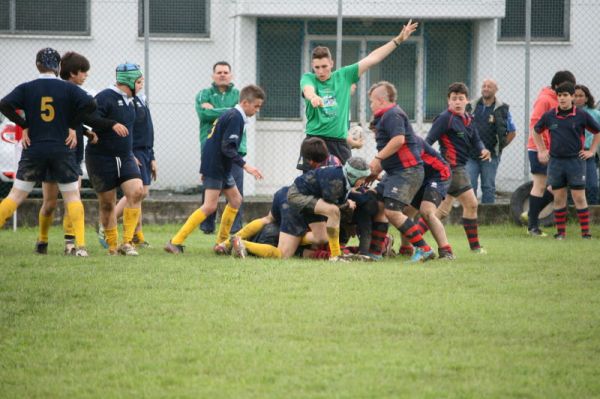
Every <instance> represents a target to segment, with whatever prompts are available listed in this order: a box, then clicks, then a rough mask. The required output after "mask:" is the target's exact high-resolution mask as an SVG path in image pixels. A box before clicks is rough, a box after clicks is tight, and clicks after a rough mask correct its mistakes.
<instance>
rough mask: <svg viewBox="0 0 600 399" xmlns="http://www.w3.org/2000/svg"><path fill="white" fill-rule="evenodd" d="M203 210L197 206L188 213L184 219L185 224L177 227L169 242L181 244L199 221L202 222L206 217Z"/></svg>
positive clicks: (198, 224)
mask: <svg viewBox="0 0 600 399" xmlns="http://www.w3.org/2000/svg"><path fill="white" fill-rule="evenodd" d="M206 216H207V215H205V214H204V212H202V209H200V208H198V209H196V210H195V211H194V213H192V214H191V215H190V217H189V218H188V219H187V220H186V221H185V224H184V225H183V226H182V227H181V228H180V229H179V231H178V232H177V234H175V236H174V237H173V238H171V242H172V243H173V244H175V245H182V244H183V242H184V241H185V239H186V238H187V237H188V236H189V235H190V234H192V231H194V230H195V229H196V228H197V227H198V226H200V223H202V222H204V219H206Z"/></svg>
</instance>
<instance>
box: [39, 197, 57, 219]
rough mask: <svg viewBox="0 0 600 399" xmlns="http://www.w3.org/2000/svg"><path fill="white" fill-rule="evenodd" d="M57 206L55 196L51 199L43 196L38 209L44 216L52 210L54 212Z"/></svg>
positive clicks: (48, 214)
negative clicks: (40, 207) (40, 206)
mask: <svg viewBox="0 0 600 399" xmlns="http://www.w3.org/2000/svg"><path fill="white" fill-rule="evenodd" d="M57 206H58V201H57V199H56V198H52V199H46V198H44V202H43V203H42V209H41V210H40V212H42V214H43V215H44V216H50V215H51V214H52V212H54V210H56V207H57Z"/></svg>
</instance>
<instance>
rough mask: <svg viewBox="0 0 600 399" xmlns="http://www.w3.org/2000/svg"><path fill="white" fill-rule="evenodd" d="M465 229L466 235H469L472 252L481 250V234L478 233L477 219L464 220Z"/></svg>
mask: <svg viewBox="0 0 600 399" xmlns="http://www.w3.org/2000/svg"><path fill="white" fill-rule="evenodd" d="M462 224H463V228H464V229H465V234H466V235H467V240H469V247H470V248H471V250H475V249H479V248H481V245H480V244H479V233H478V232H477V227H478V224H477V219H467V218H463V219H462Z"/></svg>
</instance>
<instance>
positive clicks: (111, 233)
mask: <svg viewBox="0 0 600 399" xmlns="http://www.w3.org/2000/svg"><path fill="white" fill-rule="evenodd" d="M104 237H105V238H106V243H107V244H108V250H109V251H116V250H117V243H118V242H119V231H118V230H117V226H115V227H113V228H112V229H104Z"/></svg>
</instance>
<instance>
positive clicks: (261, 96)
mask: <svg viewBox="0 0 600 399" xmlns="http://www.w3.org/2000/svg"><path fill="white" fill-rule="evenodd" d="M266 97H267V95H266V94H265V91H264V90H263V89H262V88H261V87H260V86H257V85H248V86H246V87H244V88H243V89H242V91H240V102H242V101H243V100H246V101H250V102H252V101H254V100H256V99H258V100H263V101H264V100H265V98H266Z"/></svg>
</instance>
